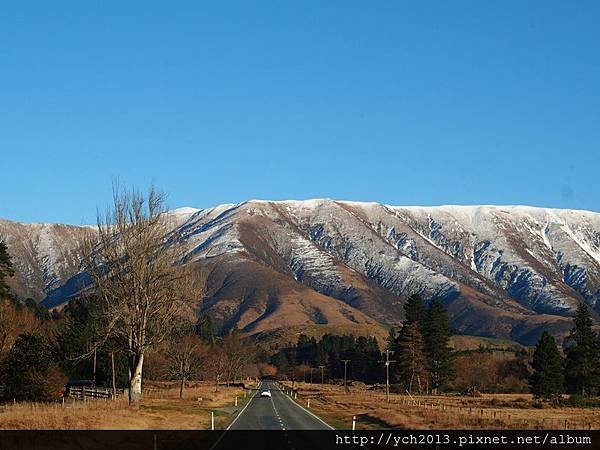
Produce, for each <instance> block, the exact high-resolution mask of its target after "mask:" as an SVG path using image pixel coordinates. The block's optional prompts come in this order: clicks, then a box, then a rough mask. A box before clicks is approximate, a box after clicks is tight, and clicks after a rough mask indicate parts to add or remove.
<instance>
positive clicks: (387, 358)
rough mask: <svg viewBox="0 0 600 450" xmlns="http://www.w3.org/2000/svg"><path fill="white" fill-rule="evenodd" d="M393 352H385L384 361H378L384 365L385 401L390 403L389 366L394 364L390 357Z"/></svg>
mask: <svg viewBox="0 0 600 450" xmlns="http://www.w3.org/2000/svg"><path fill="white" fill-rule="evenodd" d="M393 353H394V352H393V351H391V350H386V351H385V361H379V362H382V363H384V364H385V401H386V402H388V403H389V402H390V364H391V363H394V362H396V360H391V359H390V355H391V354H393Z"/></svg>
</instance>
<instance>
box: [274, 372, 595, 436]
mask: <svg viewBox="0 0 600 450" xmlns="http://www.w3.org/2000/svg"><path fill="white" fill-rule="evenodd" d="M283 384H284V385H286V386H288V387H291V385H292V384H291V383H290V382H285V383H283ZM295 386H296V388H298V399H297V401H298V402H300V403H301V404H302V405H304V406H306V405H307V401H308V400H309V399H310V405H311V409H312V410H313V412H315V413H316V414H318V415H320V416H321V417H323V418H324V419H325V420H326V421H327V422H328V423H330V424H331V425H333V426H335V427H336V428H350V427H351V424H352V416H357V424H358V425H357V428H358V429H380V428H403V429H436V428H437V429H461V428H465V429H477V428H483V429H507V428H513V429H519V428H520V429H564V428H567V429H600V410H599V409H584V408H552V407H546V408H542V409H539V408H536V407H535V406H534V402H533V399H532V397H531V395H527V394H489V395H483V396H482V397H463V396H444V395H438V396H413V397H412V398H411V397H409V396H408V395H398V394H391V395H390V399H391V402H390V403H386V401H385V392H383V391H381V390H378V391H374V390H368V389H367V387H366V386H362V385H361V386H351V387H350V388H349V392H346V391H345V390H344V388H343V387H342V386H334V385H317V384H312V385H311V384H307V383H296V384H295Z"/></svg>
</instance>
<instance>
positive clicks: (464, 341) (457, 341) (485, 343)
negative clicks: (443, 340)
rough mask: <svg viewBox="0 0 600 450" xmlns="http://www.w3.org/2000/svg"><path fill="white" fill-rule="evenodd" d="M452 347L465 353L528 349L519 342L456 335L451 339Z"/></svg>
mask: <svg viewBox="0 0 600 450" xmlns="http://www.w3.org/2000/svg"><path fill="white" fill-rule="evenodd" d="M449 345H450V347H452V348H453V349H454V350H459V351H461V350H462V351H465V350H477V349H479V348H486V349H490V350H505V349H514V350H517V349H521V348H527V347H524V346H523V345H521V344H519V343H518V342H515V341H511V340H508V339H496V338H489V337H481V336H466V335H465V336H463V335H454V336H452V337H451V338H450V344H449Z"/></svg>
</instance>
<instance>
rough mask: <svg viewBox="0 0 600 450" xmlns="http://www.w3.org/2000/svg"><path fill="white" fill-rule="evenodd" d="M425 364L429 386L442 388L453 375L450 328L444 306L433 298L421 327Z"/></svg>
mask: <svg viewBox="0 0 600 450" xmlns="http://www.w3.org/2000/svg"><path fill="white" fill-rule="evenodd" d="M423 334H424V336H423V337H424V340H425V352H426V355H427V366H428V369H429V373H430V377H431V388H432V389H434V390H435V391H438V390H443V389H444V387H445V386H446V384H447V383H448V381H450V380H451V379H452V376H453V375H454V367H453V365H452V349H451V348H450V347H448V341H449V340H450V336H451V330H450V325H449V324H448V315H447V314H446V308H444V305H442V303H441V302H440V301H439V300H434V301H433V302H432V303H431V305H430V306H429V309H428V310H427V313H426V316H425V322H424V327H423Z"/></svg>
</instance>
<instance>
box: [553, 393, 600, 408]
mask: <svg viewBox="0 0 600 450" xmlns="http://www.w3.org/2000/svg"><path fill="white" fill-rule="evenodd" d="M555 404H556V405H557V406H563V407H571V408H600V398H598V397H587V396H583V395H581V394H573V395H571V396H569V397H568V398H560V399H558V400H556V401H555Z"/></svg>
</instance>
